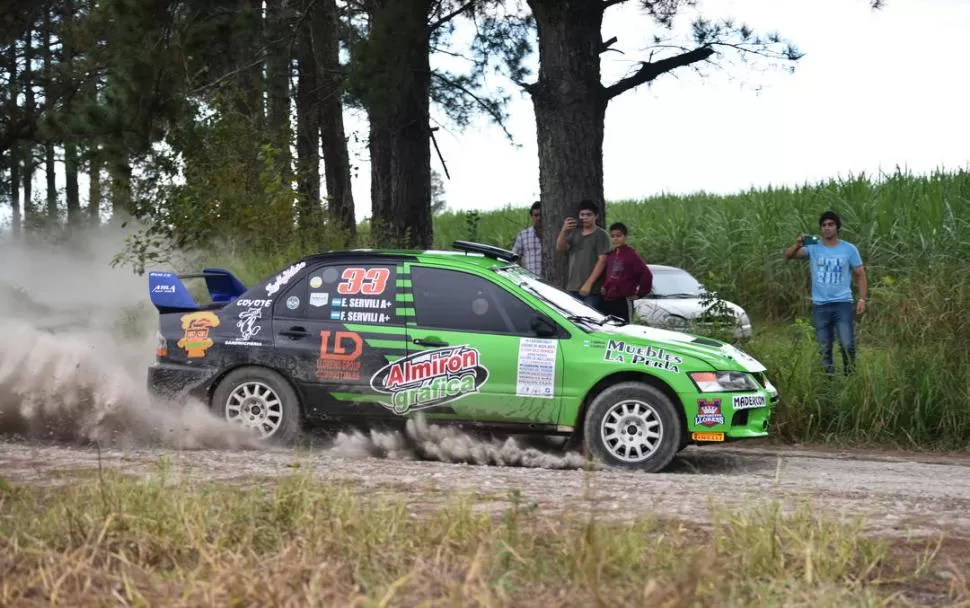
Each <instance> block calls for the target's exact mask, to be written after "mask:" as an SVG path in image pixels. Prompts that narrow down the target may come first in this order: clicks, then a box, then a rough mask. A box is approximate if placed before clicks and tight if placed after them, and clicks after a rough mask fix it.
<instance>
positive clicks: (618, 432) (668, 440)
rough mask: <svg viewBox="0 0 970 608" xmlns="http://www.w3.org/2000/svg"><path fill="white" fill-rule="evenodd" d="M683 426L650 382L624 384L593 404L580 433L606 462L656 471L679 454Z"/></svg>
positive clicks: (618, 385) (600, 395)
mask: <svg viewBox="0 0 970 608" xmlns="http://www.w3.org/2000/svg"><path fill="white" fill-rule="evenodd" d="M681 427H682V425H681V418H680V415H679V413H678V411H677V410H676V409H675V406H674V404H673V402H671V400H670V398H669V397H667V396H666V395H664V394H663V393H662V392H661V391H659V390H658V389H656V388H654V387H652V386H650V385H648V384H643V383H640V382H622V383H620V384H614V385H613V386H611V387H609V388H607V389H606V390H604V391H603V392H602V393H600V394H599V395H598V396H597V397H596V398H595V399H594V400H593V402H592V404H590V407H589V412H587V414H586V422H585V424H584V427H583V434H584V436H585V438H586V443H587V445H588V446H589V449H590V451H591V452H592V454H593V456H594V457H596V458H598V459H599V460H601V461H603V462H604V463H606V464H608V465H614V466H621V467H625V468H632V469H638V470H641V471H646V472H648V473H656V472H658V471H661V470H663V469H664V468H665V467H666V466H667V465H668V464H670V461H671V460H673V458H674V456H675V455H676V454H677V451H678V448H679V447H680V442H681V432H682V429H681Z"/></svg>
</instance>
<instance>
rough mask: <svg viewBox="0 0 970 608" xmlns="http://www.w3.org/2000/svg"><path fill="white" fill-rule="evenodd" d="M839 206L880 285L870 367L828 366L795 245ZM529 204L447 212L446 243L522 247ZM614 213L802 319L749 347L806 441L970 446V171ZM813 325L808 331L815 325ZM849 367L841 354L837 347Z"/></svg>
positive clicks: (656, 253) (662, 202) (636, 241)
mask: <svg viewBox="0 0 970 608" xmlns="http://www.w3.org/2000/svg"><path fill="white" fill-rule="evenodd" d="M827 209H833V210H835V211H836V212H837V213H838V214H839V215H840V216H841V218H842V231H841V237H842V238H843V239H845V240H848V241H850V242H852V243H855V244H856V245H857V246H858V247H859V251H860V253H861V255H862V258H863V262H864V264H865V267H866V274H867V278H868V282H869V296H870V301H869V305H868V312H867V313H866V314H865V315H864V316H863V317H861V318H860V319H859V325H858V329H857V336H858V338H857V341H858V344H859V347H860V349H861V350H860V369H859V375H858V376H857V377H855V378H852V379H851V380H845V379H837V380H835V381H833V382H828V381H826V379H824V378H822V377H821V376H820V375H819V374H818V373H817V370H818V359H817V355H816V351H815V344H814V338H813V336H812V334H811V330H810V329H811V328H810V327H806V324H807V323H809V322H810V309H811V288H810V283H809V275H808V268H807V265H806V264H805V262H804V261H787V260H785V259H784V258H783V256H782V252H783V251H784V250H785V248H786V247H787V246H788V245H790V244H791V243H792V242H793V241H794V239H795V238H796V236H797V235H799V234H801V233H805V232H808V233H813V234H818V217H819V215H820V214H821V213H822V212H823V211H825V210H827ZM527 210H528V206H526V205H523V207H521V208H506V209H502V210H499V211H493V212H481V213H480V214H479V215H478V216H477V218H476V221H475V222H469V220H468V218H466V216H465V215H463V214H462V213H450V214H444V215H442V216H440V217H439V218H438V219H437V224H436V225H435V238H436V245H438V246H441V247H447V246H448V245H450V243H451V242H452V241H453V240H455V239H456V238H469V237H472V236H476V235H474V234H469V232H470V231H471V229H472V228H475V229H477V236H478V238H479V239H480V240H483V241H485V242H489V243H493V244H496V245H502V246H506V247H509V246H511V244H512V242H513V240H514V238H515V233H516V232H517V231H518V230H520V229H521V228H522V227H524V226H526V225H528V211H527ZM606 214H607V215H606V220H607V224H609V223H610V222H613V221H622V222H624V223H625V224H626V225H627V226H628V227H629V228H630V230H631V233H630V242H631V244H632V245H633V246H634V247H635V248H636V249H637V250H638V251H639V252H640V253H641V254H642V255H643V257H644V259H645V260H647V261H648V262H653V263H661V264H672V265H675V266H680V267H683V268H686V269H687V270H689V271H690V272H692V273H694V274H695V276H697V277H698V278H699V279H700V280H701V281H702V282H703V283H705V284H706V285H707V286H708V287H710V288H712V289H715V290H717V291H718V292H719V293H720V294H721V295H722V296H723V297H724V298H726V299H728V300H731V301H733V302H736V303H738V304H740V305H741V306H743V307H744V308H745V309H746V310H747V311H748V313H749V314H750V315H751V316H752V318H753V319H755V322H756V323H755V327H756V331H757V330H758V329H763V328H764V327H765V324H766V323H767V324H773V325H778V324H782V325H788V324H792V323H796V322H797V323H799V324H800V325H798V326H796V327H794V328H793V329H792V331H791V332H785V331H784V329H783V330H782V333H781V335H779V333H778V332H777V331H772V332H769V333H768V334H767V335H765V336H764V339H763V340H761V341H759V340H758V339H756V340H755V342H754V343H753V344H751V345H750V349H751V350H752V351H753V354H756V355H757V356H759V357H760V358H761V359H762V361H763V362H764V363H765V364H766V365H767V366H768V367H769V368H770V374H771V377H772V378H775V379H776V381H777V383H778V384H779V388H780V390H781V392H782V395H783V397H784V400H785V404H784V406H783V407H784V413H785V418H786V420H785V427H784V433H785V435H786V436H787V437H790V438H793V439H800V440H806V439H812V440H817V439H821V438H831V439H843V440H863V441H870V440H871V441H893V442H904V443H908V444H911V445H929V444H931V445H934V446H946V447H966V446H968V445H970V314H968V313H970V264H968V261H970V173H968V172H966V171H958V172H953V173H942V172H937V173H933V174H931V175H927V176H913V175H907V174H903V173H901V172H897V173H895V174H893V175H889V176H886V177H884V178H882V179H878V180H877V179H871V178H869V177H867V176H864V175H863V176H860V177H857V178H853V179H846V180H832V181H829V182H826V183H821V184H817V185H806V186H803V187H799V188H768V189H764V190H751V191H748V192H744V193H740V194H736V195H732V196H713V195H708V194H696V195H691V196H659V197H653V198H649V199H644V200H637V201H620V202H612V203H608V204H607V207H606ZM806 329H807V330H808V332H807V333H806V331H805V330H806ZM836 358H837V360H836V364H837V365H839V364H840V361H839V360H838V354H837V348H836Z"/></svg>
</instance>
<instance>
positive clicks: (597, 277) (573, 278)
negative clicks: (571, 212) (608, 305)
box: [556, 200, 610, 310]
mask: <svg viewBox="0 0 970 608" xmlns="http://www.w3.org/2000/svg"><path fill="white" fill-rule="evenodd" d="M598 214H599V207H597V206H596V203H594V202H593V201H590V200H583V201H581V202H580V203H579V226H580V228H579V230H576V226H577V224H576V218H574V217H567V218H566V221H565V222H563V225H562V230H560V231H559V236H557V237H556V251H559V252H563V251H565V252H568V260H569V269H568V271H567V274H566V291H568V292H569V293H570V294H572V296H573V297H575V298H578V299H580V300H582V301H583V302H585V303H586V304H587V305H589V306H592V307H593V308H595V309H597V310H599V309H600V305H601V303H602V297H601V296H600V287H602V285H603V278H604V274H603V271H604V270H606V256H607V254H609V252H610V236H609V235H608V234H607V233H606V231H605V230H603V229H602V228H600V227H599V226H597V225H596V217H597V215H598Z"/></svg>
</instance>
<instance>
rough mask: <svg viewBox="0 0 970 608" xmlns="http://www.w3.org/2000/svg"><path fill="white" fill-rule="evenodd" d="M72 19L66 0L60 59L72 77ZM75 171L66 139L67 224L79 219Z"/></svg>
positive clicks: (75, 162) (71, 2)
mask: <svg viewBox="0 0 970 608" xmlns="http://www.w3.org/2000/svg"><path fill="white" fill-rule="evenodd" d="M73 19H74V0H66V1H65V2H64V12H63V13H62V15H61V32H62V34H61V49H62V50H61V52H62V53H63V59H62V61H63V62H64V64H65V65H67V66H68V70H67V73H69V74H71V78H72V79H74V78H76V77H75V76H74V67H75V66H74V51H73V49H72V45H71V36H72V35H73V33H72V32H70V31H69V30H70V29H71V23H72V20H73ZM49 31H50V30H49V29H48V32H49ZM47 86H48V87H51V86H52V82H51V81H48V85H47ZM67 138H68V139H69V138H71V134H70V133H68V134H67ZM77 171H78V150H77V144H76V143H74V142H73V141H67V142H65V143H64V177H65V191H66V193H67V224H68V225H69V226H76V225H78V224H79V223H80V219H81V201H80V196H79V194H78V183H77Z"/></svg>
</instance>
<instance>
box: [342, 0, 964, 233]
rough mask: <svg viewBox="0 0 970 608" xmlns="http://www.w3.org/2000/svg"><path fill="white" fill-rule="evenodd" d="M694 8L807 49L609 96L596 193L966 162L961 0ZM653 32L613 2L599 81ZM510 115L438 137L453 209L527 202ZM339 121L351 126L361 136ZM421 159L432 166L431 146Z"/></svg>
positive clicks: (362, 205) (518, 130)
mask: <svg viewBox="0 0 970 608" xmlns="http://www.w3.org/2000/svg"><path fill="white" fill-rule="evenodd" d="M700 4H701V8H702V9H703V13H704V14H705V15H707V16H709V17H734V18H735V19H736V20H737V21H739V22H741V21H743V22H745V23H747V24H749V25H751V26H752V27H753V28H754V29H755V31H757V32H769V31H777V32H779V33H780V34H781V35H782V36H783V37H784V38H785V39H787V40H791V41H792V42H794V43H795V45H796V46H797V47H798V48H799V50H801V51H802V52H803V53H805V56H804V57H803V58H802V59H801V60H800V61H799V62H798V63H797V64H796V66H795V72H794V73H789V72H787V71H785V70H773V71H764V70H760V71H759V70H756V69H749V68H746V67H745V66H744V65H742V64H740V63H739V62H737V61H734V62H733V64H731V65H728V66H727V67H726V68H725V69H724V70H720V71H719V70H716V69H714V68H709V69H706V72H707V73H708V76H707V77H705V78H702V77H700V76H698V75H696V74H695V73H694V72H693V71H690V70H689V69H688V70H686V71H680V72H674V73H671V74H667V75H664V76H661V77H660V78H659V79H657V80H656V81H654V82H653V83H652V85H651V86H646V85H644V86H641V87H639V88H638V89H635V90H633V91H629V92H627V93H625V94H623V95H621V96H620V97H617V98H615V99H614V100H613V101H612V102H611V103H610V106H609V108H608V110H607V116H606V135H605V142H604V150H603V158H604V170H605V196H606V200H607V201H611V200H621V199H642V198H646V197H649V196H652V195H656V194H662V193H672V194H690V193H693V192H698V191H706V192H711V193H732V192H738V191H744V190H748V189H750V188H764V187H767V186H769V185H774V186H781V185H795V186H797V185H801V184H804V183H815V182H818V181H824V180H827V179H829V178H835V177H839V176H842V177H847V176H849V175H858V174H860V173H863V172H865V173H866V174H870V175H874V176H878V175H879V174H880V172H885V173H892V172H893V171H894V170H895V168H896V167H897V166H899V167H901V168H903V169H904V170H907V169H908V170H909V171H912V172H913V173H927V172H931V171H933V170H935V169H937V168H945V169H951V170H952V169H959V168H970V120H968V112H967V109H966V108H967V107H970V80H968V79H967V78H961V77H960V76H959V75H960V74H961V73H962V74H966V67H965V61H966V59H965V57H964V46H965V45H964V42H963V41H964V39H965V36H966V34H967V32H970V0H889V2H888V3H887V6H886V7H885V8H884V9H882V10H880V11H873V10H871V9H870V8H869V2H868V0H701V3H700ZM717 11H720V12H717ZM681 25H682V26H686V25H689V19H684V20H682V22H681ZM655 31H656V28H654V27H653V26H652V24H651V22H650V20H649V19H648V18H647V17H645V16H643V15H642V14H641V12H640V11H639V10H638V9H637V3H636V2H634V1H631V2H629V3H628V4H627V5H620V6H616V7H613V8H610V9H609V10H608V11H607V12H606V16H605V19H604V23H603V30H602V32H603V38H604V39H609V38H610V37H612V36H617V37H618V39H619V40H618V41H617V43H616V44H615V45H614V48H617V49H621V50H623V51H624V54H622V55H621V54H618V53H607V54H606V55H604V57H603V76H604V82H606V83H608V84H609V83H612V82H614V81H615V80H617V79H619V78H620V77H622V76H623V75H624V74H625V73H627V72H629V71H632V70H633V69H635V68H636V65H637V64H636V60H638V59H642V58H645V57H646V55H645V53H644V52H641V49H642V48H643V47H645V46H646V45H647V44H648V41H649V40H650V36H651V35H652V34H653V33H654V32H655ZM498 84H503V86H506V87H507V88H509V89H512V87H511V85H509V84H508V83H507V82H506V83H501V82H499V83H498ZM433 112H434V111H433ZM508 113H509V115H510V120H509V125H508V126H509V130H510V131H511V132H512V134H513V136H514V138H515V143H516V144H518V147H516V146H513V145H512V144H510V143H509V142H508V140H507V139H506V138H505V136H504V134H503V133H502V131H501V130H500V129H499V128H498V127H495V126H490V125H489V124H488V122H487V121H485V120H480V121H478V122H477V123H476V124H475V125H474V126H473V127H472V128H469V129H467V130H465V131H464V132H458V131H456V130H454V129H451V128H445V126H444V125H443V126H442V129H441V130H439V131H438V132H437V133H436V136H437V138H438V144H439V146H440V147H441V152H442V154H443V156H444V158H445V162H446V163H447V165H448V170H449V172H450V175H451V179H450V180H445V183H444V186H445V192H446V199H447V203H448V207H449V208H450V209H453V210H468V209H479V210H485V209H495V208H500V207H503V206H505V205H509V204H511V205H513V206H526V205H529V204H531V202H532V201H533V200H536V199H537V198H538V195H539V164H538V151H537V147H536V141H535V117H534V114H533V108H532V104H531V101H530V100H529V98H528V96H527V95H525V94H524V93H518V92H516V93H515V94H514V95H513V101H512V103H511V105H510V106H509V108H508ZM438 116H440V113H439V114H438ZM348 118H349V119H350V120H349V121H348V125H347V126H348V132H350V131H352V130H354V129H360V135H361V136H363V135H365V134H366V130H365V127H364V124H363V123H362V122H360V121H359V120H354V119H353V116H352V115H350V114H348ZM365 152H366V150H365V149H364V148H363V147H362V146H359V147H357V148H356V149H355V150H354V151H353V152H352V155H354V156H355V158H356V160H357V162H358V163H359V166H360V171H359V173H358V175H359V176H360V177H358V178H357V179H356V180H355V183H354V196H355V201H356V204H357V217H358V219H363V218H365V217H367V216H369V215H370V204H369V200H370V199H369V188H370V185H369V179H368V175H369V170H370V169H369V166H368V165H367V164H366V158H365V157H364V153H365ZM432 167H433V168H434V169H435V170H437V171H438V172H439V173H442V174H443V171H442V168H441V164H440V161H439V160H438V159H437V156H436V155H435V154H434V152H432ZM497 176H498V177H497Z"/></svg>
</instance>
